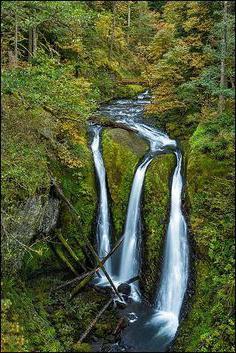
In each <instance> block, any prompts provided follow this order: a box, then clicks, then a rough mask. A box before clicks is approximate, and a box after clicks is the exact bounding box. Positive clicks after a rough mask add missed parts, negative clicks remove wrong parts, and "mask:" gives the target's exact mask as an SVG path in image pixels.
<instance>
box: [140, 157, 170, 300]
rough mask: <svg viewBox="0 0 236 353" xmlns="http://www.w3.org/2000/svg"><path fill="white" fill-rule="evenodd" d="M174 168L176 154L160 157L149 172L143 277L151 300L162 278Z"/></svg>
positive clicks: (145, 193) (146, 193) (145, 188)
mask: <svg viewBox="0 0 236 353" xmlns="http://www.w3.org/2000/svg"><path fill="white" fill-rule="evenodd" d="M173 168H174V157H173V156H172V155H162V156H161V155H160V156H157V157H156V158H155V159H154V160H153V161H152V163H151V165H150V167H149V169H148V171H147V175H146V180H145V184H144V203H143V218H144V224H145V233H144V258H145V262H144V264H143V276H142V277H143V288H144V293H145V294H146V295H147V296H149V298H151V296H152V294H153V293H154V291H155V289H156V283H157V281H158V278H159V275H160V265H161V261H160V260H161V256H162V245H163V241H164V238H165V231H166V224H167V222H168V210H169V203H170V190H169V182H170V177H171V174H172V172H173ZM146 264H148V265H146ZM158 264H159V265H158Z"/></svg>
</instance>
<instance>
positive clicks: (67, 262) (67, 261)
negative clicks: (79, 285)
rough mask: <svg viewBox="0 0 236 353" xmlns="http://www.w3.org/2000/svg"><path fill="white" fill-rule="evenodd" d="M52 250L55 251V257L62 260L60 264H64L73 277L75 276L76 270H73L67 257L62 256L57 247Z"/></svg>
mask: <svg viewBox="0 0 236 353" xmlns="http://www.w3.org/2000/svg"><path fill="white" fill-rule="evenodd" d="M54 249H55V252H56V254H57V256H58V257H59V258H60V259H61V260H62V262H64V263H65V264H66V266H67V267H68V268H69V269H70V270H71V271H72V272H73V273H74V275H76V276H77V275H78V273H77V272H76V270H75V269H74V267H73V265H72V264H71V263H70V261H69V260H68V259H67V257H66V256H65V255H64V254H63V252H62V250H61V249H60V248H59V247H57V246H55V247H54Z"/></svg>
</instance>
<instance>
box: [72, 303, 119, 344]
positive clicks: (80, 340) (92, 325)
mask: <svg viewBox="0 0 236 353" xmlns="http://www.w3.org/2000/svg"><path fill="white" fill-rule="evenodd" d="M112 300H113V299H110V300H109V301H108V302H107V303H106V305H104V307H103V308H102V309H101V310H100V311H99V313H98V314H97V316H96V317H95V319H94V320H93V321H92V322H91V324H90V325H89V327H88V328H87V330H86V331H85V332H84V333H83V334H82V336H81V337H80V339H79V341H78V344H80V343H82V341H83V340H84V339H85V338H86V337H87V336H88V334H89V332H90V331H91V330H92V328H93V327H94V326H95V325H96V323H97V321H98V319H99V318H100V317H101V316H102V314H103V313H104V311H106V309H107V308H108V307H109V306H110V304H111V303H112Z"/></svg>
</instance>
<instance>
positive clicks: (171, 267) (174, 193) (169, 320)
mask: <svg viewBox="0 0 236 353" xmlns="http://www.w3.org/2000/svg"><path fill="white" fill-rule="evenodd" d="M175 155H176V168H175V171H174V175H173V180H172V187H171V209H170V220H169V225H168V230H167V235H166V243H165V253H164V263H163V268H162V275H161V283H160V288H159V291H158V293H157V298H156V302H155V307H156V310H157V311H156V314H155V315H154V316H153V318H152V320H151V321H152V322H156V323H157V324H159V325H160V324H161V329H160V330H159V331H158V335H162V336H163V335H164V336H166V337H167V338H168V339H169V340H172V339H173V338H174V336H175V333H176V331H177V328H178V325H179V314H180V310H181V307H182V303H183V299H184V295H185V292H186V289H187V282H188V257H189V250H188V240H187V226H186V222H185V219H184V216H183V214H182V211H181V194H182V187H183V182H182V176H181V162H182V156H181V154H180V152H175Z"/></svg>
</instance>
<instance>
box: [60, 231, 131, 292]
mask: <svg viewBox="0 0 236 353" xmlns="http://www.w3.org/2000/svg"><path fill="white" fill-rule="evenodd" d="M123 240H124V238H123V237H122V238H120V239H119V241H118V242H117V243H116V245H115V246H114V247H113V249H112V250H111V251H110V252H109V253H108V254H107V255H106V256H105V257H104V258H103V259H102V261H101V262H102V264H104V263H105V262H106V260H107V259H109V257H110V256H111V255H112V254H113V253H114V252H115V251H116V249H118V247H119V246H120V245H121V243H122V242H123ZM100 269H101V268H100V266H98V267H95V268H94V269H93V270H91V271H88V272H86V273H84V274H82V275H81V276H78V277H76V278H73V279H72V280H70V281H67V282H65V283H63V284H62V285H60V286H58V287H57V288H55V289H56V290H57V289H61V288H64V287H66V286H68V285H70V284H73V283H75V282H77V281H81V280H83V279H84V278H85V277H87V276H91V275H94V273H97V272H98V271H99V270H100ZM135 278H136V277H135Z"/></svg>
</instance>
